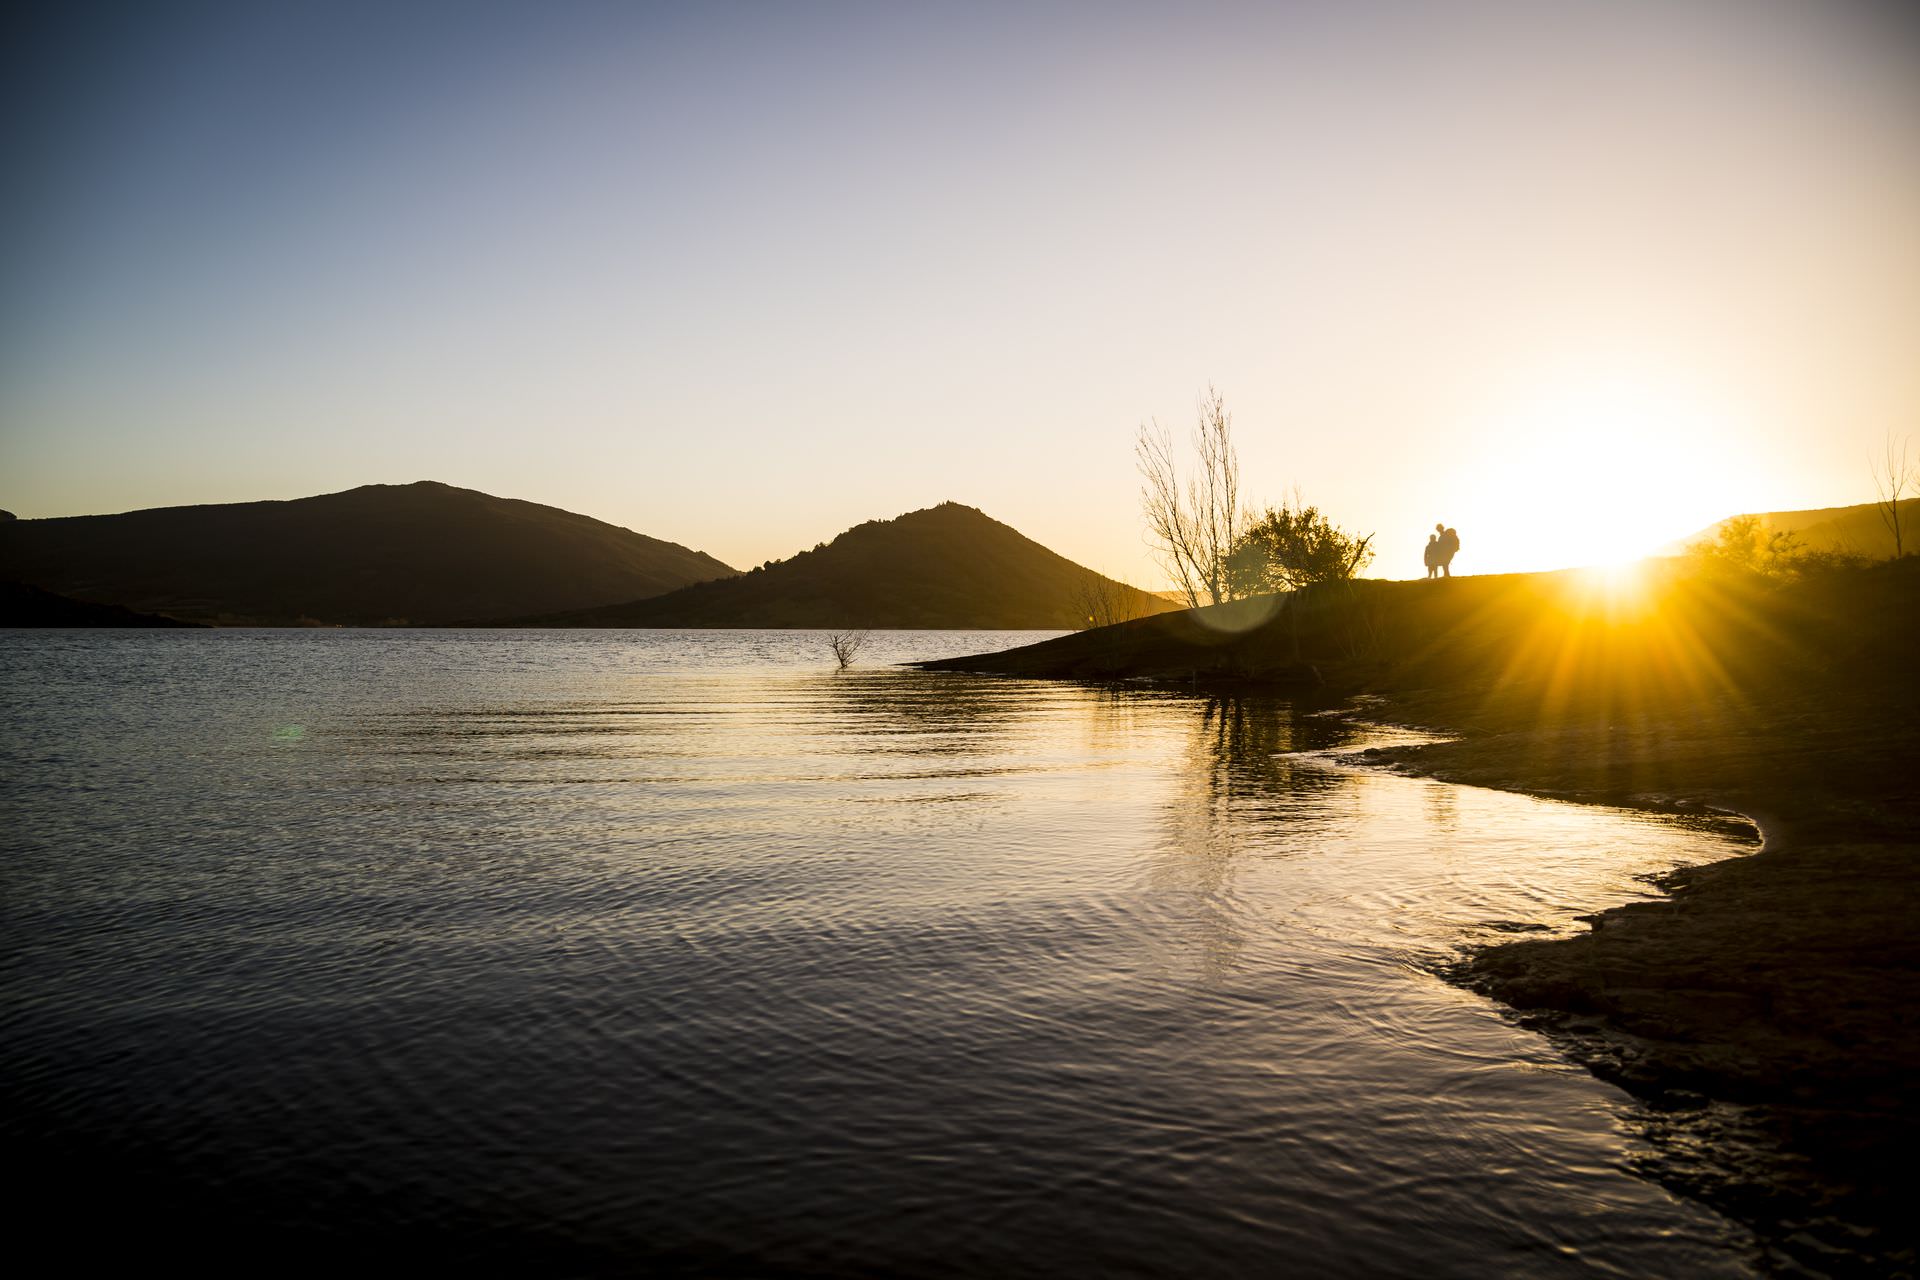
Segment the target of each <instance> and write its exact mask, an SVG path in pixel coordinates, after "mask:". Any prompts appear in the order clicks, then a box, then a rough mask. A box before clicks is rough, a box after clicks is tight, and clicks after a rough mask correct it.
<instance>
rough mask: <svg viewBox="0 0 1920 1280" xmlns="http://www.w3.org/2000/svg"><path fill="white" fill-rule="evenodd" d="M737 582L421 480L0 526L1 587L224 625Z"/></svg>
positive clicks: (491, 613)
mask: <svg viewBox="0 0 1920 1280" xmlns="http://www.w3.org/2000/svg"><path fill="white" fill-rule="evenodd" d="M733 572H734V570H732V569H731V568H729V567H728V566H726V565H724V564H722V563H721V562H720V561H718V560H716V559H714V558H713V557H712V556H709V555H704V554H702V553H700V552H698V551H690V550H688V549H687V548H686V547H683V546H680V545H678V544H676V543H672V542H663V541H661V540H660V539H658V538H649V537H646V536H644V535H642V534H638V533H634V532H631V531H630V530H627V529H622V528H619V527H618V526H616V525H610V524H604V523H602V522H601V521H598V520H594V519H590V518H588V517H586V516H582V515H575V514H574V513H573V512H570V511H562V510H560V509H558V508H556V507H545V506H541V505H539V504H538V503H533V502H522V501H519V500H517V499H513V498H496V497H494V496H492V495H491V494H485V493H479V492H476V491H474V490H472V489H456V488H454V487H453V486H452V485H446V484H440V483H437V482H435V481H431V480H422V481H420V482H419V483H417V484H407V485H381V484H374V485H365V486H362V487H361V488H358V489H349V490H347V491H346V492H344V493H330V494H325V495H322V496H320V497H313V498H297V499H294V500H292V501H289V502H240V503H229V504H222V505H217V506H194V507H158V508H154V509H152V510H148V511H129V512H126V513H125V514H122V515H109V516H68V517H62V518H58V519H47V520H10V521H3V522H0V578H8V579H15V580H18V581H20V582H24V583H30V584H32V585H34V586H36V587H40V588H42V589H44V590H46V591H51V592H56V593H58V594H59V595H63V596H69V597H72V598H74V599H76V600H81V601H86V602H91V603H100V604H116V605H122V606H125V607H127V608H129V609H134V610H139V611H141V612H144V613H158V614H166V615H169V616H171V617H175V618H181V619H185V620H188V621H195V622H217V623H225V624H229V625H247V624H252V625H264V626H277V625H288V624H297V623H321V624H342V625H361V626H377V625H400V624H415V625H432V624H440V623H447V622H453V621H458V620H460V619H466V618H502V617H510V616H516V615H521V614H528V613H539V612H547V611H553V610H561V609H582V608H589V607H591V606H594V605H602V604H611V603H613V602H615V601H623V600H633V599H636V598H639V597H642V596H649V595H658V594H659V593H661V592H663V591H671V590H673V589H674V588H676V587H683V586H685V585H687V584H688V583H690V582H699V581H701V580H703V579H708V578H720V577H725V576H727V575H730V574H732V573H733Z"/></svg>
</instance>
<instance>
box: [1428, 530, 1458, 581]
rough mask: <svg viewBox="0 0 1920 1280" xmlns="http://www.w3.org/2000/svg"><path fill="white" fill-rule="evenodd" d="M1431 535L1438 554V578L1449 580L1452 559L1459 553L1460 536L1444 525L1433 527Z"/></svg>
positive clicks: (1451, 574)
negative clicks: (1434, 539) (1434, 540)
mask: <svg viewBox="0 0 1920 1280" xmlns="http://www.w3.org/2000/svg"><path fill="white" fill-rule="evenodd" d="M1433 533H1434V537H1435V538H1436V539H1437V541H1436V543H1435V545H1436V547H1437V548H1438V550H1439V552H1440V576H1441V577H1443V578H1451V577H1452V576H1453V558H1454V556H1456V555H1458V554H1459V553H1460V535H1459V534H1458V533H1457V532H1455V531H1454V530H1452V529H1449V528H1447V526H1446V525H1444V524H1436V525H1434V526H1433Z"/></svg>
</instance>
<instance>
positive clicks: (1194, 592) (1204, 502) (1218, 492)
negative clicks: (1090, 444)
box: [1133, 386, 1242, 607]
mask: <svg viewBox="0 0 1920 1280" xmlns="http://www.w3.org/2000/svg"><path fill="white" fill-rule="evenodd" d="M1193 451H1194V454H1195V456H1196V459H1197V461H1196V473H1195V474H1194V475H1192V476H1189V477H1187V478H1186V479H1184V480H1183V479H1182V478H1181V469H1180V465H1179V463H1178V461H1177V460H1176V458H1175V457H1174V449H1173V433H1172V432H1171V431H1169V430H1168V429H1167V428H1165V427H1163V426H1161V425H1160V421H1159V419H1157V418H1156V419H1154V420H1153V421H1152V425H1151V426H1149V425H1147V424H1146V423H1142V424H1141V427H1140V434H1139V435H1138V436H1137V437H1136V438H1135V440H1134V445H1133V452H1134V458H1135V460H1136V462H1137V463H1138V465H1139V468H1140V478H1141V481H1142V483H1141V486H1140V504H1141V507H1142V509H1143V510H1144V511H1145V513H1146V517H1147V533H1148V535H1149V537H1150V538H1151V539H1152V542H1153V547H1154V551H1155V554H1156V555H1157V556H1158V558H1159V560H1160V563H1161V565H1162V567H1163V568H1165V569H1166V571H1167V572H1168V574H1170V575H1171V576H1172V577H1173V579H1174V580H1175V582H1177V583H1178V584H1179V587H1180V590H1181V592H1182V593H1184V594H1185V596H1186V598H1187V604H1188V606H1189V607H1197V606H1198V605H1199V604H1200V603H1201V595H1202V593H1203V592H1204V594H1205V596H1206V601H1205V602H1206V603H1207V604H1219V603H1220V602H1221V601H1222V600H1226V599H1229V598H1230V589H1229V587H1228V585H1227V572H1226V562H1227V555H1228V553H1229V552H1231V551H1232V550H1233V544H1234V542H1235V541H1236V540H1237V539H1238V537H1239V533H1240V521H1241V518H1242V517H1241V513H1240V456H1239V454H1238V453H1237V452H1236V451H1235V450H1234V447H1233V415H1231V414H1229V413H1228V412H1227V409H1226V405H1225V403H1224V402H1223V400H1222V399H1221V396H1220V393H1219V392H1218V391H1215V390H1214V389H1213V388H1212V387H1211V386H1209V387H1208V388H1207V394H1206V396H1205V397H1204V398H1202V399H1201V401H1200V415H1199V421H1198V422H1197V423H1196V424H1195V425H1194V428H1193Z"/></svg>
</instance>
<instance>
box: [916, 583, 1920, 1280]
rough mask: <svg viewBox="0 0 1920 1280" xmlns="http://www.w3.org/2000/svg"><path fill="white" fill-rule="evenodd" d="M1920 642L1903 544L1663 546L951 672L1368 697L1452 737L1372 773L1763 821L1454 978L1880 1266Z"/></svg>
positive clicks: (1919, 890) (1221, 611)
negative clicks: (1669, 561) (1832, 1226)
mask: <svg viewBox="0 0 1920 1280" xmlns="http://www.w3.org/2000/svg"><path fill="white" fill-rule="evenodd" d="M1916 656H1920V558H1913V557H1909V558H1908V559H1907V560H1906V561H1903V562H1900V563H1894V564H1883V565H1880V566H1876V567H1872V568H1868V569H1864V570H1853V571H1840V572H1833V573H1828V574H1824V575H1819V576H1815V577H1810V578H1808V579H1806V580H1803V581H1799V582H1791V583H1776V582H1769V581H1765V580H1758V579H1749V578H1739V577H1725V576H1711V575H1702V574H1697V573H1691V572H1688V571H1686V570H1685V569H1684V567H1682V566H1678V565H1668V566H1660V567H1655V568H1653V569H1651V570H1649V571H1647V572H1646V573H1645V574H1644V575H1643V576H1642V577H1640V578H1639V579H1637V580H1632V579H1624V578H1611V577H1607V576H1601V575H1591V574H1582V573H1562V574H1538V575H1514V576H1506V577H1483V578H1463V579H1455V580H1452V581H1440V582H1426V581H1418V582H1403V583H1360V584H1356V585H1355V586H1354V587H1353V588H1351V589H1343V590H1338V591H1329V592H1327V593H1325V594H1324V595H1323V596H1322V597H1321V598H1319V599H1317V600H1308V601H1305V602H1303V603H1301V604H1300V605H1299V606H1298V607H1297V608H1296V609H1294V610H1292V611H1290V610H1289V609H1288V608H1287V607H1286V604H1285V602H1281V601H1276V600H1267V601H1249V602H1243V603H1241V604H1236V605H1230V606H1224V607H1221V608H1217V609H1214V610H1200V611H1193V612H1190V613H1184V614H1176V615H1168V616H1165V617H1161V618H1153V619H1146V620H1144V621H1142V622H1138V623H1132V624H1127V625H1126V626H1124V627H1120V628H1110V629H1108V630H1107V631H1106V632H1085V633H1081V634H1078V635H1074V636H1067V637H1062V638H1061V639H1059V640H1056V641H1050V642H1048V643H1047V644H1043V645H1036V646H1031V647H1030V648H1027V649H1023V650H1015V651H1012V652H1010V653H1006V654H996V655H988V656H986V657H983V658H977V659H963V660H959V661H957V662H951V663H946V664H942V665H945V666H947V667H949V668H953V669H963V670H983V671H998V672H1006V673H1010V674H1015V673H1017V674H1022V675H1049V676H1068V677H1080V678H1109V679H1110V678H1143V677H1144V678H1156V679H1172V680H1190V681H1194V682H1231V683H1239V682H1252V683H1265V684H1278V685H1283V686H1284V685H1291V686H1294V687H1298V688H1302V689H1305V688H1313V689H1316V690H1318V691H1320V692H1321V693H1323V694H1327V695H1334V696H1338V695H1347V694H1353V693H1361V692H1367V693H1373V694H1377V695H1381V696H1382V697H1383V698H1384V703H1383V704H1380V705H1382V706H1384V708H1385V711H1384V714H1386V715H1388V716H1390V717H1391V718H1393V719H1395V720H1398V721H1401V722H1404V723H1407V724H1412V725H1418V726H1421V727H1425V728H1430V729H1434V730H1438V731H1443V732H1445V733H1448V734H1451V735H1454V737H1453V740H1452V741H1448V742H1442V743H1437V744H1433V745H1430V746H1423V747H1409V748H1397V749H1392V750H1386V751H1381V752H1377V753H1374V755H1373V758H1374V759H1375V760H1376V762H1378V763H1380V764H1383V765H1387V766H1391V767H1397V768H1400V769H1404V770H1408V771H1416V772H1420V773H1424V774H1429V775H1432V776H1436V777H1441V778H1446V779H1450V780H1454V781H1459V782H1464V783H1472V784H1477V785H1486V786H1495V787H1503V788H1509V789H1514V790H1525V791H1533V792H1539V793H1545V794H1553V795H1558V796H1563V797H1567V798H1573V799H1586V800H1594V801H1604V802H1609V803H1617V804H1628V805H1643V806H1660V807H1667V806H1676V805H1678V806H1687V805H1705V806H1717V807H1722V808H1727V809H1733V810H1738V811H1740V812H1744V813H1747V814H1750V815H1753V816H1755V817H1756V818H1758V819H1759V820H1760V821H1761V823H1762V826H1763V830H1764V833H1765V836H1766V839H1765V843H1764V846H1763V848H1762V851H1761V852H1760V853H1758V854H1756V855H1753V856H1751V857H1745V858H1738V859H1734V860H1731V861H1728V862H1723V863H1718V864H1715V865H1712V866H1706V867H1697V868H1690V869H1687V870H1683V871H1680V872H1678V873H1676V874H1674V875H1672V876H1669V877H1667V878H1666V880H1665V881H1663V882H1662V884H1661V888H1663V889H1664V890H1665V891H1666V897H1665V898H1664V900H1660V901H1655V902H1650V903H1643V904H1636V905H1632V906H1627V907H1623V908H1620V909H1617V910H1613V911H1609V912H1605V913H1602V914H1600V915H1598V916H1596V917H1595V918H1594V921H1593V923H1594V928H1593V930H1592V932H1591V933H1589V934H1587V935H1583V936H1580V937H1576V938H1572V939H1565V940H1534V941H1520V942H1513V943H1508V944H1505V945H1501V946H1496V947H1492V948H1489V949H1487V950H1484V951H1481V952H1479V953H1477V954H1475V955H1472V956H1470V957H1468V958H1466V959H1465V960H1464V961H1463V962H1462V963H1461V964H1459V965H1458V966H1457V967H1456V968H1455V969H1454V970H1453V971H1452V972H1451V973H1450V975H1449V976H1450V977H1452V978H1453V979H1454V980H1455V981H1457V982H1460V983H1462V984H1464V985H1467V986H1470V987H1472V988H1474V989H1476V990H1479V991H1481V992H1484V993H1485V994H1487V995H1489V996H1491V997H1492V998H1494V999H1496V1000H1499V1001H1501V1002H1502V1003H1504V1004H1506V1005H1508V1006H1510V1007H1511V1008H1513V1009H1514V1010H1515V1011H1516V1012H1517V1014H1518V1016H1521V1017H1523V1018H1524V1019H1525V1020H1527V1021H1528V1022H1529V1023H1530V1024H1531V1025H1534V1026H1536V1027H1538V1028H1539V1029H1541V1030H1543V1031H1545V1032H1547V1033H1548V1034H1551V1035H1553V1036H1555V1037H1556V1038H1557V1039H1558V1040H1559V1041H1560V1042H1561V1043H1562V1044H1563V1046H1564V1047H1566V1048H1567V1050H1568V1051H1569V1052H1570V1053H1572V1054H1573V1055H1574V1056H1576V1057H1577V1058H1578V1059H1579V1060H1580V1061H1582V1062H1584V1063H1586V1064H1587V1065H1588V1066H1589V1067H1591V1068H1592V1069H1593V1070H1594V1071H1595V1072H1596V1073H1598V1074H1601V1075H1603V1076H1605V1077H1607V1078H1609V1079H1612V1080H1614V1081H1616V1082H1618V1083H1620V1084H1622V1085H1624V1086H1626V1087H1628V1088H1629V1089H1632V1090H1634V1091H1635V1092H1637V1093H1639V1094H1641V1095H1642V1096H1644V1097H1647V1098H1649V1099H1651V1100H1653V1101H1655V1102H1656V1103H1657V1104H1659V1105H1661V1106H1662V1107H1666V1108H1669V1109H1670V1110H1669V1111H1668V1112H1667V1114H1668V1115H1669V1117H1670V1119H1671V1123H1672V1124H1673V1126H1675V1130H1676V1135H1677V1136H1676V1139H1675V1141H1676V1144H1677V1147H1678V1148H1686V1147H1688V1146H1689V1145H1691V1146H1693V1147H1697V1148H1700V1149H1702V1150H1704V1151H1705V1152H1706V1153H1707V1154H1706V1156H1705V1157H1704V1158H1703V1159H1701V1160H1700V1161H1698V1162H1697V1164H1696V1165H1695V1167H1693V1168H1692V1169H1691V1170H1690V1171H1687V1172H1686V1173H1685V1176H1686V1177H1688V1178H1691V1179H1692V1186H1691V1189H1692V1190H1695V1191H1696V1192H1699V1193H1700V1194H1703V1195H1705V1196H1707V1197H1708V1198H1710V1199H1714V1200H1716V1201H1718V1202H1720V1203H1722V1204H1723V1205H1724V1206H1725V1207H1728V1208H1730V1209H1732V1210H1734V1211H1735V1212H1737V1213H1740V1214H1741V1215H1742V1216H1747V1217H1765V1218H1768V1219H1770V1220H1771V1221H1773V1222H1774V1223H1776V1224H1778V1223H1779V1222H1781V1221H1786V1222H1788V1223H1792V1222H1796V1221H1802V1220H1804V1221H1808V1222H1812V1221H1815V1220H1817V1219H1818V1218H1820V1217H1822V1216H1831V1217H1833V1218H1837V1219H1841V1220H1844V1221H1848V1222H1852V1223H1856V1224H1868V1225H1869V1226H1870V1227H1872V1228H1873V1230H1874V1231H1875V1232H1876V1233H1877V1235H1878V1236H1879V1239H1878V1241H1877V1242H1876V1243H1875V1244H1874V1246H1873V1248H1872V1249H1871V1250H1870V1251H1869V1252H1870V1253H1871V1254H1872V1255H1873V1256H1875V1257H1877V1258H1878V1259H1879V1260H1880V1261H1881V1263H1882V1264H1884V1265H1885V1266H1887V1267H1890V1268H1891V1269H1893V1270H1896V1271H1897V1270H1899V1269H1900V1268H1901V1266H1902V1265H1905V1264H1903V1263H1902V1262H1901V1258H1902V1257H1903V1256H1905V1257H1906V1258H1907V1259H1908V1260H1909V1262H1910V1259H1911V1252H1910V1249H1911V1240H1912V1236H1911V1228H1909V1227H1908V1226H1907V1225H1906V1218H1907V1216H1909V1215H1908V1208H1909V1206H1910V1205H1911V1204H1912V1203H1914V1202H1915V1193H1916V1191H1920V1178H1917V1177H1916V1175H1915V1173H1914V1171H1913V1169H1912V1154H1911V1153H1912V1151H1913V1149H1914V1145H1915V1143H1916V1141H1920V1094H1917V1092H1916V1085H1915V1081H1916V1080H1920V1024H1917V1023H1916V1021H1915V1017H1914V1014H1915V1010H1916V1009H1920V670H1917V664H1916ZM1540 852H1541V856H1542V857H1551V856H1552V850H1548V849H1543V850H1541V851H1540ZM1720 1102H1736V1103H1742V1104H1748V1108H1746V1109H1734V1110H1729V1109H1728V1108H1726V1107H1724V1106H1716V1105H1715V1104H1716V1103H1720ZM1756 1116H1757V1117H1759V1120H1758V1121H1757V1122H1756V1120H1755V1117H1756ZM1668 1172H1669V1173H1671V1172H1673V1171H1672V1170H1669V1171H1668ZM1814 1234H1815V1235H1817V1234H1819V1232H1818V1230H1817V1229H1816V1230H1815V1231H1814Z"/></svg>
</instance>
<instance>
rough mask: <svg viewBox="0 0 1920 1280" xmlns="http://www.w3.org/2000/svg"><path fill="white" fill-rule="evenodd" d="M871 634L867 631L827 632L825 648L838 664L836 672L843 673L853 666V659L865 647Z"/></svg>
mask: <svg viewBox="0 0 1920 1280" xmlns="http://www.w3.org/2000/svg"><path fill="white" fill-rule="evenodd" d="M871 634H872V633H871V632H867V631H829V632H828V633H827V648H828V649H829V650H830V651H831V652H832V653H833V660H834V661H835V662H838V663H839V664H840V666H839V667H838V668H837V669H838V670H841V671H845V670H846V669H847V668H848V667H850V666H852V665H853V660H854V658H855V657H857V656H858V655H859V653H860V650H861V649H863V648H865V647H866V643H867V639H868V637H869V636H870V635H871Z"/></svg>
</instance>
